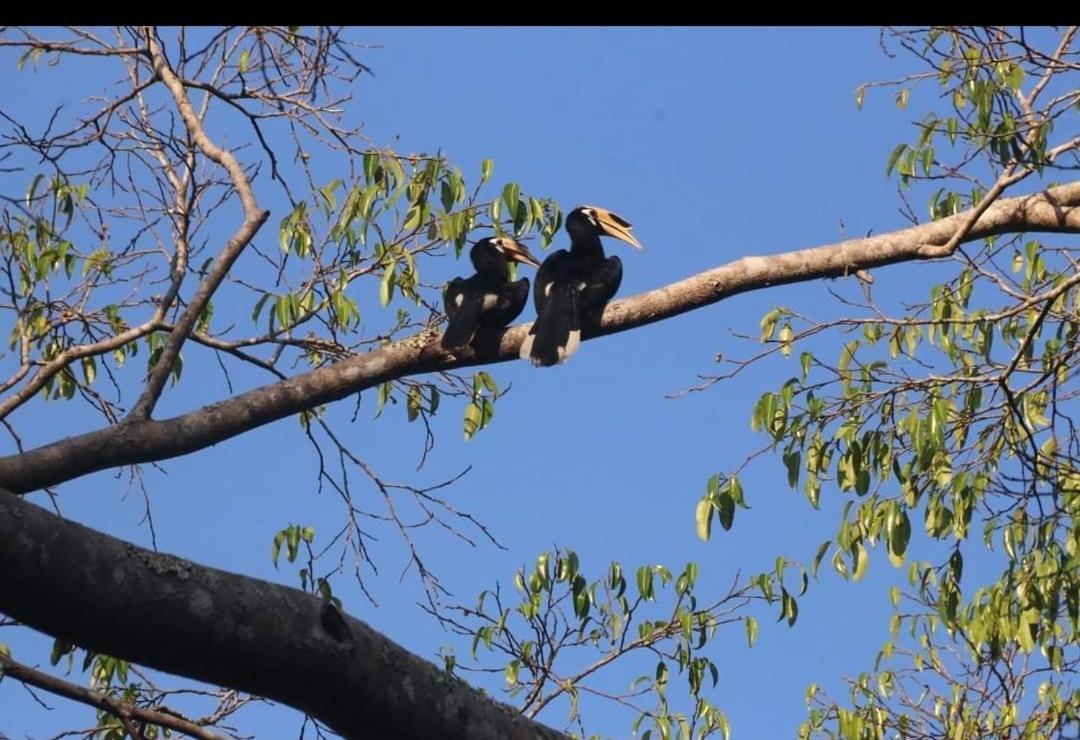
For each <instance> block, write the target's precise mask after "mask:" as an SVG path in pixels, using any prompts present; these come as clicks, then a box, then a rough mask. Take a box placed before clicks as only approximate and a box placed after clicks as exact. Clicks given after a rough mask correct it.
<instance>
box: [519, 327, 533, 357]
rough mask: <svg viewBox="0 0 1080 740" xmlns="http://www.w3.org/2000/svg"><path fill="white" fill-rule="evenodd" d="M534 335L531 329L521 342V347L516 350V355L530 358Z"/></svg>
mask: <svg viewBox="0 0 1080 740" xmlns="http://www.w3.org/2000/svg"><path fill="white" fill-rule="evenodd" d="M535 336H536V335H534V334H533V333H532V331H530V332H529V333H528V335H526V337H525V341H524V342H522V343H521V349H520V350H518V356H519V357H521V359H523V360H528V359H530V358H529V355H531V354H532V347H533V339H535Z"/></svg>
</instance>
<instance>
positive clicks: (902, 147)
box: [885, 144, 908, 177]
mask: <svg viewBox="0 0 1080 740" xmlns="http://www.w3.org/2000/svg"><path fill="white" fill-rule="evenodd" d="M907 148H908V145H907V144H898V145H897V146H896V148H895V149H893V150H892V154H890V155H889V161H888V162H887V163H886V165H885V176H886V177H888V176H889V175H891V174H892V171H893V168H894V167H896V162H897V160H899V159H900V155H901V154H903V153H904V152H905V151H907Z"/></svg>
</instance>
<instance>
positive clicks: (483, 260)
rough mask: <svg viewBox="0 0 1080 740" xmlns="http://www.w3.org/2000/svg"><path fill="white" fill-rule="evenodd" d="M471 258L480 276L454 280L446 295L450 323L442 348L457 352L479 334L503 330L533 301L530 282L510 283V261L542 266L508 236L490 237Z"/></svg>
mask: <svg viewBox="0 0 1080 740" xmlns="http://www.w3.org/2000/svg"><path fill="white" fill-rule="evenodd" d="M469 259H470V260H471V261H472V263H473V267H475V268H476V274H475V275H473V276H472V277H468V278H460V277H459V278H454V279H453V280H451V281H450V282H449V283H448V284H447V286H446V291H445V293H444V294H443V299H444V306H445V308H446V315H447V316H448V317H449V319H450V321H449V323H448V324H447V326H446V331H445V332H444V333H443V338H442V346H443V348H444V349H448V350H454V349H460V348H461V347H465V346H467V345H468V344H469V343H470V342H471V341H472V340H473V337H475V336H476V333H477V332H478V331H481V330H484V329H492V328H502V327H504V326H506V325H507V324H509V323H510V322H511V321H513V320H514V319H516V318H517V317H518V314H520V313H521V312H522V310H523V309H524V308H525V304H526V303H527V302H528V300H529V280H528V278H521V279H520V280H515V281H514V282H511V281H510V277H509V274H508V272H507V268H508V266H509V262H510V261H511V260H513V261H514V262H524V263H525V264H527V265H532V266H533V267H538V266H539V265H540V263H539V262H538V261H537V260H536V258H535V257H533V256H532V255H531V254H529V251H528V250H527V249H526V248H525V247H524V246H523V245H521V244H519V243H518V242H516V241H514V240H513V239H509V238H506V237H488V238H486V239H481V240H480V241H478V242H476V244H474V245H473V248H472V250H471V251H470V252H469Z"/></svg>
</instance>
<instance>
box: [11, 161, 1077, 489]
mask: <svg viewBox="0 0 1080 740" xmlns="http://www.w3.org/2000/svg"><path fill="white" fill-rule="evenodd" d="M969 213H970V212H964V213H960V214H957V215H955V216H951V217H949V218H945V219H941V220H940V221H934V222H932V223H928V224H921V225H918V226H912V227H910V228H906V229H902V230H900V231H895V232H891V233H888V234H881V235H878V236H873V237H867V238H864V239H852V240H849V241H844V242H840V243H837V244H829V245H824V246H818V247H811V248H809V249H801V250H797V251H793V252H782V253H776V254H770V255H762V256H750V257H742V258H740V259H738V260H735V261H734V262H731V263H728V264H726V265H722V266H720V267H716V268H713V269H711V270H706V271H705V272H701V273H699V274H697V275H694V276H691V277H689V278H686V279H684V280H680V281H679V282H676V283H672V284H670V285H667V286H664V287H662V288H657V289H655V290H651V291H649V292H647V293H642V294H640V295H636V296H633V297H631V298H625V299H622V300H618V301H613V302H612V303H610V304H609V305H608V307H607V309H606V310H605V311H604V315H603V319H602V322H601V325H600V327H599V329H598V330H596V331H593V332H592V333H591V334H590V335H588V336H587V337H586V338H591V337H596V336H603V335H606V334H615V333H617V332H622V331H627V330H629V329H633V328H636V327H639V326H644V325H646V324H651V323H653V322H656V321H661V320H663V319H667V318H671V317H673V316H677V315H679V314H682V313H686V312H688V311H693V310H696V309H699V308H702V307H704V306H708V305H710V304H713V303H716V302H718V301H721V300H723V299H724V298H728V297H730V296H733V295H737V294H739V293H745V292H748V291H752V290H761V289H763V288H769V287H772V286H776V285H783V284H787V283H795V282H803V281H807V280H817V279H820V278H827V277H838V276H844V275H850V274H852V273H854V272H855V271H857V270H864V269H869V268H874V267H881V266H884V265H892V264H897V263H901V262H910V261H915V260H920V259H924V258H925V256H926V254H927V253H930V254H933V253H934V249H935V248H936V247H939V246H941V245H945V244H947V243H948V242H949V240H950V239H951V238H952V236H953V235H954V234H955V232H956V229H958V228H968V227H967V224H966V221H967V219H968V217H969ZM1018 232H1063V233H1080V181H1077V182H1073V183H1069V184H1067V185H1062V186H1060V187H1056V188H1052V189H1050V190H1048V191H1045V192H1041V193H1035V194H1032V195H1028V196H1022V197H1015V198H1003V199H1000V200H998V201H996V202H995V203H993V204H992V205H990V206H988V207H987V208H986V210H985V212H984V213H983V214H982V216H981V217H979V219H978V220H977V221H976V222H975V223H974V224H972V225H971V226H970V227H969V228H968V230H967V233H966V235H965V236H964V241H965V242H969V241H975V240H978V239H982V238H985V237H987V236H992V235H997V234H1005V233H1018ZM528 328H529V325H527V324H523V325H517V326H513V327H511V328H509V329H507V330H506V331H505V332H503V333H502V335H501V336H500V337H497V338H489V340H488V342H487V343H486V344H484V343H481V344H479V345H478V346H477V347H476V349H475V351H473V350H471V349H469V350H465V351H463V352H462V353H461V354H458V355H454V354H451V353H449V352H446V351H444V350H443V349H442V348H441V347H440V346H439V344H438V343H437V342H434V341H431V340H432V339H434V336H425V335H423V334H421V335H416V336H414V337H411V338H409V339H406V340H404V341H402V342H399V343H397V344H393V345H390V346H388V347H383V348H380V349H376V350H374V351H372V352H368V353H366V354H363V355H358V356H356V357H351V358H349V359H346V360H342V361H340V362H336V363H334V364H331V365H327V366H324V367H321V368H318V369H316V370H313V371H311V372H308V373H304V374H302V375H297V376H295V377H292V378H289V379H287V380H282V381H280V382H277V383H272V384H270V385H266V386H263V387H261V388H256V389H254V390H251V391H248V392H246V393H242V394H239V395H237V396H234V397H232V398H229V399H227V400H225V401H220V402H218V403H215V404H211V405H209V406H205V407H203V408H201V409H198V410H195V411H192V412H190V413H187V414H184V415H182V416H177V417H174V418H172V419H164V420H161V421H155V420H129V421H128V422H125V423H123V424H120V425H117V426H113V427H107V428H105V429H101V430H98V431H94V432H89V433H87V434H82V435H79V436H77V437H69V438H67V439H63V440H60V441H58V442H54V443H52V444H49V445H45V446H43V447H39V448H36V449H33V450H28V451H27V452H25V453H22V454H19V455H10V456H7V457H0V485H2V486H4V487H6V488H8V489H9V490H12V491H16V492H27V491H32V490H36V489H38V488H41V487H44V486H50V485H55V484H58V483H62V482H64V481H66V480H71V479H73V478H76V477H79V476H81V475H85V474H87V473H91V472H94V471H98V470H104V469H107V468H112V467H118V466H122V465H129V464H133V463H140V462H148V461H151V460H163V459H167V458H171V457H177V456H179V455H184V454H187V453H189V452H194V451H196V450H200V449H202V448H204V447H208V446H210V445H213V444H216V443H218V442H221V441H224V440H226V439H230V438H232V437H235V436H237V435H239V434H242V433H244V432H246V431H248V430H250V429H254V428H256V427H259V426H262V425H263V424H268V423H270V422H273V421H277V420H278V419H282V418H285V417H287V416H291V415H292V414H295V413H298V412H300V411H303V410H305V409H308V408H311V407H313V406H316V405H320V404H324V403H329V402H331V401H336V400H340V399H342V398H345V397H347V396H350V395H352V394H354V393H358V392H360V391H363V390H365V389H367V388H372V387H375V386H377V385H379V384H380V383H384V382H386V381H388V380H392V379H396V378H401V377H405V376H411V375H419V374H423V373H429V372H435V371H444V370H451V369H454V368H459V367H469V366H475V365H485V364H494V363H498V362H506V361H509V360H514V359H517V357H518V348H519V347H520V345H521V342H522V340H523V339H524V337H525V334H526V332H527V331H528Z"/></svg>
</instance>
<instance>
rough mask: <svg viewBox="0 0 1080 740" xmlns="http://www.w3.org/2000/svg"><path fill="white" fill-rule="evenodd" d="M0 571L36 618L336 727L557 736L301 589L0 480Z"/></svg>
mask: <svg viewBox="0 0 1080 740" xmlns="http://www.w3.org/2000/svg"><path fill="white" fill-rule="evenodd" d="M0 583H3V584H4V588H3V589H0V611H3V612H5V613H7V614H10V615H11V616H12V617H14V618H16V619H18V620H19V621H20V622H22V623H24V624H26V625H28V626H30V627H33V628H34V629H37V630H41V631H43V632H46V633H48V634H50V635H54V636H57V637H60V638H62V639H64V640H67V641H69V642H72V643H75V644H77V645H81V646H84V647H86V648H89V649H91V650H95V651H97V652H102V653H105V654H108V655H113V656H116V657H119V658H123V659H125V660H130V661H132V662H135V663H139V664H140V665H146V666H150V667H153V668H157V669H160V670H163V671H168V672H170V673H175V674H179V675H183V676H188V677H190V678H193V679H196V680H200V681H205V682H208V683H212V684H216V685H220V686H227V687H230V688H235V689H239V690H241V691H245V692H250V693H253V694H258V695H260V696H265V697H267V698H270V699H274V700H277V701H281V702H283V703H285V704H288V705H289V706H291V707H295V708H296V709H299V710H300V711H303V712H306V713H308V714H310V715H312V716H314V717H317V718H318V719H319V720H321V721H322V722H325V723H326V724H327V725H329V726H330V727H332V728H333V729H334V730H336V731H337V732H340V733H342V734H343V735H345V736H347V737H370V738H381V737H395V738H428V737H457V738H477V739H480V740H482V739H483V738H491V739H492V740H498V739H502V738H528V739H529V740H538V739H541V738H561V737H563V736H562V735H561V734H560V733H558V732H556V731H554V730H552V729H550V728H548V727H545V726H543V725H540V724H537V723H535V722H532V721H530V720H528V719H526V718H524V717H522V716H521V715H520V714H517V713H516V712H515V711H514V710H513V709H512V708H510V707H507V706H505V705H502V704H499V703H497V702H495V701H493V700H491V699H488V698H487V697H485V696H484V695H483V694H482V693H481V692H480V691H478V690H476V689H473V688H472V687H470V686H468V685H467V684H465V683H464V682H463V681H461V680H459V679H457V678H454V677H452V676H449V675H447V674H446V673H445V672H444V671H442V670H440V669H438V668H436V667H435V666H434V665H432V664H431V663H428V662H427V661H425V660H423V659H421V658H419V657H417V656H415V655H413V654H412V653H409V652H408V651H406V650H404V649H403V648H402V647H400V646H399V645H397V644H396V643H394V642H392V641H391V640H389V639H387V638H385V637H383V636H382V635H380V634H379V633H378V632H376V631H374V630H373V629H371V627H369V626H367V625H366V624H364V623H363V622H361V621H359V620H357V619H354V618H352V617H350V616H348V615H345V614H342V613H341V612H340V611H338V610H337V609H336V608H334V607H333V606H330V605H329V604H327V603H325V602H323V601H322V600H320V599H318V598H316V597H314V596H311V595H310V594H306V593H304V592H302V591H298V590H296V589H293V588H288V587H285V586H279V585H277V584H273V583H269V582H267V581H261V580H257V579H254V578H247V577H245V576H241V575H236V574H233V573H227V572H225V571H220V570H216V569H214V568H208V567H205V566H202V565H198V564H196V563H193V562H190V561H188V560H182V559H180V558H177V557H174V556H171V555H164V554H161V553H157V552H153V551H151V550H145V549H143V548H140V547H137V546H135V545H133V544H131V543H129V542H125V541H123V540H119V539H115V538H113V537H109V536H107V535H105V534H102V533H100V532H96V531H94V530H92V529H88V528H87V527H84V526H82V525H80V524H76V523H74V522H70V521H66V520H64V519H61V518H60V517H57V516H55V515H53V514H50V513H48V512H46V511H45V510H44V509H42V508H40V507H38V506H35V505H33V504H31V503H29V502H27V501H24V500H22V499H20V498H18V497H17V496H14V495H11V494H10V493H8V492H7V491H2V490H0ZM43 583H47V584H49V588H47V589H43V588H42V587H41V584H43ZM72 614H78V615H79V618H78V619H72V618H71V617H72ZM163 635H166V636H167V638H168V639H162V636H163ZM110 711H112V710H111V709H110Z"/></svg>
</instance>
